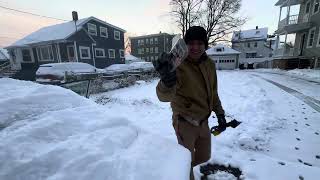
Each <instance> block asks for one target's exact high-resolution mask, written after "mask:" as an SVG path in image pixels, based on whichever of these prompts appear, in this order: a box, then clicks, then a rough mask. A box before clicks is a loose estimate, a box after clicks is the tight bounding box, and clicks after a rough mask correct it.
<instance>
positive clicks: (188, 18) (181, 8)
mask: <svg viewBox="0 0 320 180" xmlns="http://www.w3.org/2000/svg"><path fill="white" fill-rule="evenodd" d="M170 5H171V6H172V14H173V17H174V18H175V19H176V22H177V23H178V26H179V28H180V29H181V31H182V34H183V35H184V34H185V32H186V30H187V29H188V28H189V27H190V26H193V25H200V26H203V27H204V28H205V29H206V30H207V38H208V41H209V44H215V43H216V42H219V41H228V35H229V34H231V33H232V32H233V31H234V30H235V29H236V28H238V27H239V26H241V25H243V24H244V23H245V22H246V18H242V17H238V16H237V14H238V12H239V10H240V8H241V0H172V1H171V2H170Z"/></svg>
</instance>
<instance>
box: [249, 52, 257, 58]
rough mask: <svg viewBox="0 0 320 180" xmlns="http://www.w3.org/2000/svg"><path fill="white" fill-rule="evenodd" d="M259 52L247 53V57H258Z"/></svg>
mask: <svg viewBox="0 0 320 180" xmlns="http://www.w3.org/2000/svg"><path fill="white" fill-rule="evenodd" d="M256 57H257V53H246V58H256Z"/></svg>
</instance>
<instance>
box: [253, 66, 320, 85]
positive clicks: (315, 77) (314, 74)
mask: <svg viewBox="0 0 320 180" xmlns="http://www.w3.org/2000/svg"><path fill="white" fill-rule="evenodd" d="M254 71H257V72H268V73H277V74H283V75H288V76H291V77H295V78H301V79H306V80H311V81H317V82H320V69H294V70H289V71H285V70H281V69H255V70H254Z"/></svg>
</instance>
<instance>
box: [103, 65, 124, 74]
mask: <svg viewBox="0 0 320 180" xmlns="http://www.w3.org/2000/svg"><path fill="white" fill-rule="evenodd" d="M104 70H105V72H104V73H105V74H106V75H117V74H126V73H127V72H128V71H129V70H130V66H129V64H112V65H110V66H108V67H106V68H105V69H104Z"/></svg>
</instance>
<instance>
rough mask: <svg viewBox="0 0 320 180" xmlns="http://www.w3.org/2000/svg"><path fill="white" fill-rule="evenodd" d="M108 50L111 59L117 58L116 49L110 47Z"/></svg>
mask: <svg viewBox="0 0 320 180" xmlns="http://www.w3.org/2000/svg"><path fill="white" fill-rule="evenodd" d="M108 52H109V58H110V59H114V58H116V52H115V50H114V49H109V50H108Z"/></svg>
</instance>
